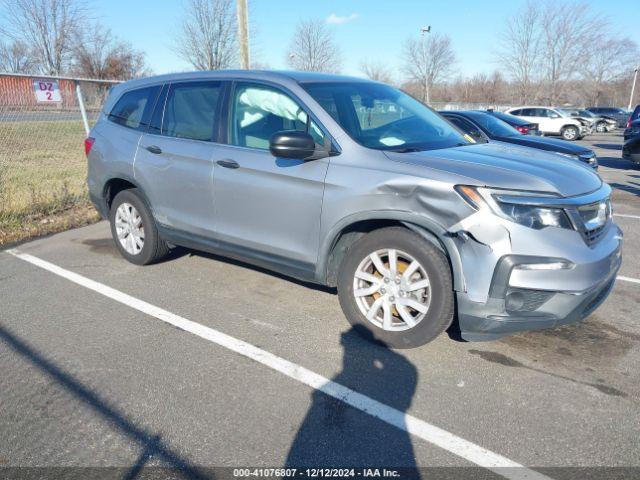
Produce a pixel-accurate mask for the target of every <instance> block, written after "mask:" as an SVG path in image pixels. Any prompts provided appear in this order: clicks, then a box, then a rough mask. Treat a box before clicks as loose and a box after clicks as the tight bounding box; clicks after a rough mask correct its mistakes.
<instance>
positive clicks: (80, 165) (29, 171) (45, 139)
mask: <svg viewBox="0 0 640 480" xmlns="http://www.w3.org/2000/svg"><path fill="white" fill-rule="evenodd" d="M113 83H116V82H109V81H103V80H91V79H77V78H64V77H33V76H28V75H15V74H2V73H0V244H2V243H5V242H7V241H11V240H13V239H17V238H14V237H12V235H10V233H9V232H10V231H15V230H16V229H20V228H23V225H24V224H25V223H29V222H30V221H34V220H37V221H41V222H47V221H48V220H47V219H46V216H47V215H49V214H51V213H55V212H60V211H64V210H66V209H69V207H72V206H75V205H82V204H86V202H87V196H86V186H85V179H86V159H85V156H84V149H83V148H84V147H83V140H84V138H85V137H86V133H87V131H88V128H89V127H90V125H92V124H93V122H95V120H96V118H97V116H98V113H99V111H100V108H101V106H102V103H103V101H104V99H105V97H106V95H107V93H108V91H109V88H111V86H112V85H113ZM18 237H19V236H18Z"/></svg>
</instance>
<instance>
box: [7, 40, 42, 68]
mask: <svg viewBox="0 0 640 480" xmlns="http://www.w3.org/2000/svg"><path fill="white" fill-rule="evenodd" d="M36 66H37V65H36V62H35V60H34V58H33V52H32V51H31V50H30V49H29V47H28V46H27V44H25V43H24V42H22V41H20V40H13V41H10V42H6V43H5V42H2V43H0V71H3V72H11V73H32V72H33V71H34V70H35V69H36Z"/></svg>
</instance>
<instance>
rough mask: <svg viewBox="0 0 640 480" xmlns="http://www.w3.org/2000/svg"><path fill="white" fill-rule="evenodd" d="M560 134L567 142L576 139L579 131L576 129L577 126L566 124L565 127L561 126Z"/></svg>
mask: <svg viewBox="0 0 640 480" xmlns="http://www.w3.org/2000/svg"><path fill="white" fill-rule="evenodd" d="M560 135H562V138H563V139H565V140H568V141H569V142H573V141H574V140H578V137H579V136H580V132H579V131H578V127H574V126H573V125H567V126H566V127H563V128H562V131H561V132H560Z"/></svg>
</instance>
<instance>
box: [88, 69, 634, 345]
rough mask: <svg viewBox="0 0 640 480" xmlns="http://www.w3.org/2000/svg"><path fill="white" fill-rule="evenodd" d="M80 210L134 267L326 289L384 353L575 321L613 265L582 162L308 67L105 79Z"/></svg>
mask: <svg viewBox="0 0 640 480" xmlns="http://www.w3.org/2000/svg"><path fill="white" fill-rule="evenodd" d="M85 147H86V152H87V155H88V164H89V173H88V186H89V192H90V197H91V199H92V202H93V203H94V205H95V207H96V209H97V210H98V211H99V212H100V213H101V215H102V216H103V217H104V218H107V219H108V220H109V222H110V225H111V232H112V234H113V239H114V241H115V245H116V247H117V248H118V249H119V251H120V253H121V254H122V256H123V257H124V258H125V259H127V260H128V261H130V262H132V263H134V264H137V265H146V264H150V263H153V262H158V261H159V260H161V259H162V258H164V257H165V256H166V255H167V253H168V252H169V250H170V249H171V248H173V247H174V246H182V247H186V248H190V249H198V250H203V251H209V252H214V253H217V254H220V255H223V256H227V257H230V258H234V259H240V260H242V261H244V262H247V263H249V264H254V265H257V266H260V267H263V268H267V269H271V270H273V271H275V272H279V273H281V274H284V275H287V276H290V277H293V278H297V279H301V280H304V281H307V282H313V283H317V284H321V285H325V286H329V287H337V293H338V299H339V301H340V305H341V306H342V309H343V311H344V314H345V316H346V318H347V320H348V321H349V322H350V323H351V324H353V325H354V326H356V328H357V329H358V330H359V331H361V332H363V333H364V334H366V335H367V336H368V337H369V338H372V339H374V340H376V341H379V342H382V343H384V344H386V345H388V346H390V347H394V348H409V347H415V346H418V345H422V344H425V343H426V342H429V341H430V340H432V339H434V338H435V337H436V336H438V335H439V334H440V333H442V332H443V331H445V330H446V329H448V328H449V327H450V326H451V325H452V323H453V322H455V324H454V325H453V327H454V328H456V329H459V334H460V335H461V336H462V338H464V339H467V340H490V339H495V338H498V337H501V336H503V335H506V334H510V333H513V332H519V331H523V330H535V329H542V328H548V327H554V326H557V325H562V324H566V323H569V322H576V321H579V320H581V319H583V318H585V317H586V316H588V315H589V314H590V313H591V312H592V311H593V310H594V309H595V308H596V307H598V305H600V304H601V303H602V302H603V301H604V300H605V298H606V297H607V295H608V294H609V292H610V291H611V289H612V288H613V284H614V281H615V277H616V272H617V270H618V268H619V266H620V262H621V255H620V248H621V237H622V234H621V232H620V230H619V228H618V227H617V226H616V225H615V224H614V223H613V221H612V213H611V203H610V196H611V188H610V187H609V186H608V185H607V184H605V183H603V182H602V180H601V179H600V177H599V176H598V175H597V174H596V173H594V172H593V171H592V169H591V168H589V167H588V166H586V165H581V164H579V163H578V162H575V161H573V160H571V159H562V158H558V156H557V155H553V156H549V154H547V153H545V152H543V151H539V150H533V149H529V148H526V147H522V146H518V145H508V144H503V143H482V144H480V143H474V141H473V140H472V139H471V138H470V137H468V136H466V135H465V134H463V133H462V132H461V131H459V130H458V129H457V128H456V127H454V126H453V125H451V124H450V123H449V122H447V121H446V120H445V119H444V118H442V117H441V116H440V115H438V114H437V113H436V112H434V111H433V110H431V109H430V108H428V107H427V106H425V105H423V104H422V103H420V102H418V101H417V100H415V99H413V98H412V97H411V96H409V95H407V94H405V93H403V92H401V91H400V90H397V89H395V88H393V87H390V86H388V85H385V84H382V83H377V82H372V81H367V80H363V79H358V78H350V77H342V76H335V75H325V74H316V73H299V72H257V71H220V72H198V73H185V74H171V75H164V76H157V77H152V78H145V79H140V80H134V81H130V82H126V83H122V84H119V85H117V86H115V87H114V88H113V89H112V90H111V92H110V94H109V96H108V98H107V100H106V102H105V105H104V108H103V111H102V113H101V114H100V117H99V119H98V121H97V123H96V125H95V126H94V127H93V129H92V130H91V132H90V135H89V137H88V138H87V140H86V144H85Z"/></svg>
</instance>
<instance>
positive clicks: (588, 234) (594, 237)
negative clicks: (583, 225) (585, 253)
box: [584, 224, 607, 245]
mask: <svg viewBox="0 0 640 480" xmlns="http://www.w3.org/2000/svg"><path fill="white" fill-rule="evenodd" d="M606 226H607V225H606V224H605V225H602V226H600V227H596V228H592V229H591V230H585V232H584V239H585V240H586V242H587V244H588V245H593V244H594V243H596V242H597V241H598V239H599V238H600V237H601V236H602V235H603V234H604V232H605V227H606Z"/></svg>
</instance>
